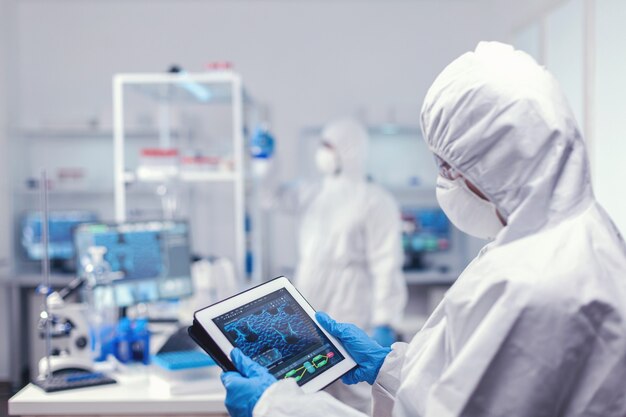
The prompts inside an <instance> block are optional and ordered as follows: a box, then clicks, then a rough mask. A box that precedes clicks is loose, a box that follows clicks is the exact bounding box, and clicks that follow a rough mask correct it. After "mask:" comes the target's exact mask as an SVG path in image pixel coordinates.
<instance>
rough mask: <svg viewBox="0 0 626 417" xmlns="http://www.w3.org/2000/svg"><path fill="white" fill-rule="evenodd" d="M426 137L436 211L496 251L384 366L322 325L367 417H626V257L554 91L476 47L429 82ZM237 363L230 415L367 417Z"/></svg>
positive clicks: (327, 322) (368, 344) (512, 62)
mask: <svg viewBox="0 0 626 417" xmlns="http://www.w3.org/2000/svg"><path fill="white" fill-rule="evenodd" d="M422 128H423V130H424V137H425V139H426V141H427V143H428V145H429V147H430V149H431V150H432V152H433V153H434V154H435V155H437V156H438V158H439V160H440V168H441V171H440V177H439V178H438V180H437V183H438V190H437V192H438V197H439V198H440V199H441V203H442V207H443V208H444V210H445V211H446V213H447V214H449V215H450V218H451V220H452V221H453V222H454V223H455V224H456V225H457V226H458V227H460V228H461V229H463V230H466V231H468V232H472V233H475V234H480V235H485V236H488V235H489V234H492V233H495V240H494V241H493V242H491V243H490V244H488V245H487V246H485V247H484V248H483V249H482V250H481V252H480V254H479V255H478V256H477V257H476V259H474V260H473V261H472V262H471V264H470V265H469V266H468V267H467V268H466V269H465V271H464V272H463V273H462V274H461V276H460V277H459V278H458V280H457V282H456V283H455V284H454V285H453V286H452V288H451V289H450V290H449V291H448V293H447V294H446V296H445V298H444V299H443V301H442V302H441V304H440V305H439V306H438V307H437V309H436V310H435V312H434V313H433V314H432V316H431V317H430V318H429V320H428V321H427V323H426V324H425V326H424V328H423V329H422V330H421V331H420V332H419V333H418V334H417V335H416V336H415V338H414V339H413V340H412V341H411V343H409V344H407V343H395V344H394V345H393V346H392V349H391V350H386V349H385V348H383V347H381V346H379V345H377V344H376V343H374V342H373V341H372V340H371V339H369V338H367V336H366V335H365V334H364V333H363V332H362V331H360V330H359V329H358V328H357V327H356V326H353V325H346V324H341V323H336V322H334V321H333V320H332V319H330V318H328V317H327V316H325V315H321V314H318V321H319V322H320V323H321V324H322V325H324V327H326V328H327V329H328V331H329V332H330V333H332V334H334V335H335V336H336V337H338V338H339V339H340V340H341V341H342V342H343V344H344V346H345V347H346V349H348V351H349V352H350V353H351V354H352V356H353V357H354V358H355V360H356V361H357V363H358V364H359V365H358V367H357V369H356V370H355V371H351V373H349V374H348V375H347V376H346V381H347V382H356V381H359V380H365V381H368V382H370V383H372V384H373V388H372V391H373V397H374V415H375V416H391V415H392V416H395V417H409V416H422V417H457V416H477V417H478V416H482V417H496V416H497V417H504V416H506V417H542V416H545V417H555V416H561V417H574V416H576V417H582V416H602V417H624V416H626V384H625V381H626V302H625V300H626V279H625V277H626V244H625V243H624V240H623V239H622V236H621V235H620V233H619V231H618V230H617V229H616V228H615V226H614V225H613V223H612V221H611V219H610V218H609V216H608V215H607V214H606V212H605V211H604V210H603V209H602V207H601V206H600V204H598V202H597V201H596V200H595V198H594V194H593V191H592V187H591V179H590V170H589V163H588V160H587V155H586V151H585V144H584V141H583V139H582V136H581V134H580V131H579V129H578V127H577V124H576V122H575V120H574V118H573V116H572V113H571V111H570V109H569V107H568V105H567V103H566V100H565V98H564V96H563V94H562V92H561V91H560V88H559V86H558V84H557V82H556V81H555V80H554V78H553V77H552V76H551V75H550V74H549V73H548V72H547V71H546V70H545V69H544V68H542V67H540V66H539V65H537V64H536V63H535V62H534V60H533V59H532V58H531V57H530V56H528V55H527V54H525V53H523V52H520V51H515V50H514V49H513V48H512V47H510V46H508V45H503V44H498V43H481V44H479V45H478V47H477V48H476V51H475V52H470V53H467V54H464V55H462V56H461V57H460V58H458V59H457V60H455V61H454V62H453V63H452V64H450V65H449V66H448V67H447V68H446V69H445V70H444V71H443V72H442V74H441V75H439V77H438V78H437V79H436V80H435V82H434V84H433V86H432V87H431V88H430V90H429V92H428V94H427V96H426V99H425V102H424V106H423V109H422ZM496 221H499V223H497V222H496ZM474 223H478V224H479V225H481V226H480V227H477V226H476V225H475V224H474ZM498 224H499V225H498ZM232 356H233V359H234V360H235V362H236V364H237V365H238V369H239V371H240V372H241V374H240V373H237V372H228V373H225V374H224V375H223V381H224V384H225V386H226V391H227V396H226V406H227V407H228V409H229V411H230V412H231V413H233V414H234V415H242V416H245V415H250V414H252V413H253V414H254V416H256V417H269V416H271V417H283V416H285V417H286V416H294V415H298V416H304V417H307V416H311V417H313V416H361V415H362V414H360V413H359V412H357V411H355V410H352V409H350V408H349V407H347V406H346V405H344V404H342V403H340V402H338V401H337V400H335V399H333V398H332V397H330V396H328V395H327V394H325V393H323V392H318V393H315V394H310V395H307V394H304V393H303V392H302V390H301V389H300V388H299V387H298V386H297V384H296V383H295V381H293V380H283V381H279V382H275V380H273V377H272V376H271V375H269V373H267V370H265V368H262V367H260V366H259V365H257V364H256V363H254V362H252V361H251V360H249V359H247V358H245V357H242V356H241V354H240V352H239V351H237V350H235V351H233V355H232ZM242 393H246V395H247V396H246V401H239V402H233V400H234V399H237V396H238V395H241V394H242ZM257 400H258V402H257ZM235 404H240V405H241V406H240V407H239V408H238V407H236V406H235ZM303 405H305V406H303ZM246 407H247V408H246Z"/></svg>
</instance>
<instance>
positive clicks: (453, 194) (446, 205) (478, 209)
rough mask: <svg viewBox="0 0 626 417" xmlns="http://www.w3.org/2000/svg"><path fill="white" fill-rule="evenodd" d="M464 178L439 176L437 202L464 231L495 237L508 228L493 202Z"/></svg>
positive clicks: (475, 235) (477, 235)
mask: <svg viewBox="0 0 626 417" xmlns="http://www.w3.org/2000/svg"><path fill="white" fill-rule="evenodd" d="M464 181H465V180H464V179H463V178H462V177H459V178H456V179H454V180H450V179H447V178H444V177H442V176H441V175H440V176H438V177H437V201H438V202H439V205H440V206H441V209H442V210H443V211H444V213H446V216H448V218H449V219H450V221H451V222H452V223H453V224H454V225H455V226H456V227H457V228H458V229H459V230H461V231H462V232H465V233H467V234H468V235H471V236H474V237H477V238H480V239H493V238H495V237H496V235H497V234H498V232H500V230H502V228H503V227H504V226H503V225H502V222H501V221H500V219H499V218H498V215H497V214H496V207H495V206H494V205H493V203H491V202H489V201H487V200H483V199H482V198H480V197H478V196H477V195H476V194H474V193H473V192H472V191H470V190H469V189H468V188H467V186H466V185H465V182H464Z"/></svg>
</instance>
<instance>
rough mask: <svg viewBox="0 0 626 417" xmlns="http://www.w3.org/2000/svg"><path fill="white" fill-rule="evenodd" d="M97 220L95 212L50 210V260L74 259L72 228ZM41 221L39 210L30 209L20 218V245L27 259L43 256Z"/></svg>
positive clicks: (39, 258) (36, 258)
mask: <svg viewBox="0 0 626 417" xmlns="http://www.w3.org/2000/svg"><path fill="white" fill-rule="evenodd" d="M95 221H98V216H97V214H96V213H92V212H89V211H79V210H68V211H52V212H50V214H49V215H48V256H49V259H50V260H51V261H72V260H74V256H75V253H74V242H73V240H72V231H73V229H74V228H75V227H76V226H78V225H80V224H82V223H90V222H95ZM42 226H43V222H42V220H41V212H37V211H32V212H27V213H25V214H24V216H23V218H22V227H21V229H22V237H21V242H22V247H23V248H24V250H25V252H26V256H27V257H28V259H30V260H33V261H39V260H41V259H42V258H43V244H42V243H41V235H42Z"/></svg>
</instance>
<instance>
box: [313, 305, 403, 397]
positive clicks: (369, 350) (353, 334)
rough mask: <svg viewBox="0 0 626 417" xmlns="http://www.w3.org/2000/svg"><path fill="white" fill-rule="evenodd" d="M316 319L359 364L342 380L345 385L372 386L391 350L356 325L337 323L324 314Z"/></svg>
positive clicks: (316, 315)
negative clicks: (362, 383) (361, 384)
mask: <svg viewBox="0 0 626 417" xmlns="http://www.w3.org/2000/svg"><path fill="white" fill-rule="evenodd" d="M315 318H316V319H317V321H318V323H319V324H320V325H321V326H322V327H324V329H326V331H327V332H328V333H330V334H331V335H333V336H335V337H336V338H337V339H338V340H339V341H340V342H341V344H342V345H343V347H345V348H346V350H347V351H348V353H349V354H350V356H352V358H353V359H354V360H355V361H356V363H357V364H358V366H357V367H356V368H355V369H353V370H351V371H350V372H348V373H347V374H345V375H344V376H343V377H342V378H341V380H342V381H343V382H344V384H348V385H352V384H357V383H359V382H363V381H366V382H367V383H368V384H370V385H372V384H373V383H374V381H376V377H377V376H378V371H380V368H381V366H383V362H384V361H385V358H386V357H387V355H388V354H389V352H391V349H389V348H388V347H383V346H381V345H379V344H378V343H377V342H376V341H375V340H374V339H372V338H371V337H369V336H368V335H367V333H365V332H364V331H363V330H361V329H359V328H358V327H356V326H355V325H354V324H349V323H337V322H336V321H335V320H333V319H332V318H330V316H329V315H328V314H326V313H322V312H317V313H315Z"/></svg>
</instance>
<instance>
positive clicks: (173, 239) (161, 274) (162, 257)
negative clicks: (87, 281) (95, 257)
mask: <svg viewBox="0 0 626 417" xmlns="http://www.w3.org/2000/svg"><path fill="white" fill-rule="evenodd" d="M74 245H75V247H76V255H77V261H78V262H77V264H78V273H79V275H81V276H86V275H87V271H86V268H88V265H89V263H90V248H92V247H104V248H106V252H105V254H104V260H105V261H106V262H107V263H108V265H109V266H110V268H111V271H112V272H113V273H114V274H113V275H114V276H115V277H116V279H115V280H114V294H115V296H114V297H115V303H116V304H117V305H118V306H120V307H127V306H131V305H134V304H137V303H145V302H152V301H157V300H176V299H180V298H184V297H187V296H190V295H192V294H193V284H192V280H191V265H190V264H191V260H190V249H189V236H188V225H187V223H186V222H183V221H147V222H133V223H122V224H112V225H111V224H99V223H95V224H83V225H80V226H78V227H77V228H76V230H75V232H74Z"/></svg>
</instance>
